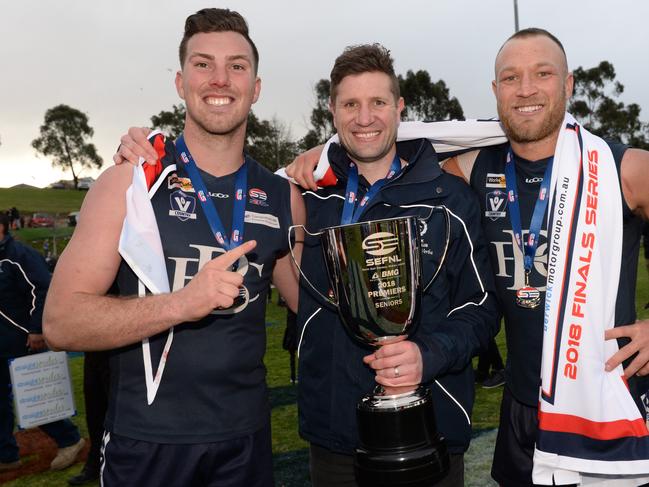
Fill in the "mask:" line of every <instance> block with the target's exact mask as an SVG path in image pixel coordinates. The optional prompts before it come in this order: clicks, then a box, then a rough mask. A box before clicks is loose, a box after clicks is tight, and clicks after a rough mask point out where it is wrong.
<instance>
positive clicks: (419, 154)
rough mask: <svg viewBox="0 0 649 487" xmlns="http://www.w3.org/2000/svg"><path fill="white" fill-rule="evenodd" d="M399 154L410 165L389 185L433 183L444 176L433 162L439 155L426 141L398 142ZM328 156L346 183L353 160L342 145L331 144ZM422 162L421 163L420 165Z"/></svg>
mask: <svg viewBox="0 0 649 487" xmlns="http://www.w3.org/2000/svg"><path fill="white" fill-rule="evenodd" d="M397 154H398V155H399V157H400V158H401V159H404V160H405V161H407V162H408V165H407V166H406V167H405V168H404V170H403V171H402V173H401V175H400V176H399V177H398V178H396V179H395V181H391V182H390V183H389V184H393V183H394V182H396V181H399V180H404V182H413V181H418V182H424V181H431V180H433V179H435V178H437V177H438V176H439V175H440V174H442V170H441V169H440V167H439V164H433V162H438V159H437V154H436V153H435V150H434V149H433V146H432V145H431V144H430V142H429V141H428V140H426V139H415V140H405V141H402V142H397ZM328 155H329V162H330V164H331V168H332V170H333V171H334V174H335V175H336V177H337V178H338V180H339V181H341V180H342V181H345V182H346V181H347V174H348V172H349V164H350V163H351V159H350V158H349V156H348V155H347V153H346V152H345V149H344V148H343V147H342V146H341V145H340V144H331V146H330V147H329V154H328ZM420 161H421V163H419V162H420ZM360 180H361V182H362V183H363V184H365V185H366V186H368V183H367V181H366V180H365V178H363V177H362V176H361V178H360ZM386 187H387V186H386Z"/></svg>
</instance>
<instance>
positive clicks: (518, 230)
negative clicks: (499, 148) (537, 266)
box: [505, 148, 554, 276]
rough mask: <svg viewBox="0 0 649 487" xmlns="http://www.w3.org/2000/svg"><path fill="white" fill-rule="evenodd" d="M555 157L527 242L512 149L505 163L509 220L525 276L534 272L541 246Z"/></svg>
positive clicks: (544, 183)
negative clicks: (522, 222) (540, 240)
mask: <svg viewBox="0 0 649 487" xmlns="http://www.w3.org/2000/svg"><path fill="white" fill-rule="evenodd" d="M553 161H554V157H552V158H551V159H550V160H549V161H548V167H547V168H546V169H545V174H544V175H543V181H542V182H541V187H540V188H539V195H538V197H537V200H536V204H535V205H534V212H533V213H532V221H531V222H530V231H529V234H528V236H527V240H526V241H525V242H524V241H523V229H522V227H521V210H520V206H519V204H518V189H517V186H516V164H515V162H514V153H513V152H512V150H511V148H510V149H509V151H508V152H507V162H506V163H505V182H506V184H507V200H508V204H509V220H510V221H511V224H512V230H513V231H514V237H515V238H516V243H517V244H518V247H519V248H520V249H521V252H522V253H523V266H524V268H525V275H526V276H527V275H529V273H530V272H531V271H532V265H533V264H534V255H535V254H536V248H537V246H538V244H539V235H540V232H541V225H542V223H543V216H544V215H545V210H546V208H547V206H548V200H549V196H550V195H549V192H550V179H551V176H552V162H553Z"/></svg>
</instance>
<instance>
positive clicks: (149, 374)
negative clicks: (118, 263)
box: [119, 131, 174, 405]
mask: <svg viewBox="0 0 649 487" xmlns="http://www.w3.org/2000/svg"><path fill="white" fill-rule="evenodd" d="M158 133H159V132H158V131H156V132H153V133H151V135H150V136H149V140H153V137H154V136H155V135H156V134H158ZM143 162H144V159H143V158H140V161H139V165H138V166H137V167H135V168H133V182H132V183H131V186H129V188H128V190H127V191H126V216H125V218H124V224H123V225H122V233H121V235H120V239H119V253H120V254H121V256H122V258H123V259H124V260H125V261H126V263H127V264H128V265H129V267H130V268H131V270H132V271H133V272H134V273H135V275H136V276H137V277H138V279H139V281H138V295H139V296H140V297H142V296H144V295H145V294H146V292H145V287H146V288H147V289H149V291H151V292H152V293H153V294H162V293H168V292H169V278H168V277H167V267H166V265H165V258H164V252H163V250H162V242H161V241H160V231H159V230H158V224H157V223H156V219H155V215H154V213H153V206H151V200H150V197H151V196H153V194H154V193H155V189H157V186H154V187H153V189H152V190H151V193H149V190H148V188H147V183H146V177H145V175H144V170H143V169H142V164H143ZM173 332H174V329H173V328H170V329H169V332H168V333H167V340H166V342H165V345H164V348H163V352H162V356H161V357H160V362H159V364H158V368H157V370H156V372H155V375H154V373H153V365H152V361H151V350H150V346H149V339H148V338H145V339H144V340H142V358H143V361H144V375H145V384H146V391H147V404H149V405H151V404H152V403H153V401H154V399H155V397H156V394H157V393H158V388H159V387H160V383H161V382H162V374H163V372H164V369H165V364H166V362H167V356H168V354H169V351H170V349H171V343H172V342H173V336H174V333H173Z"/></svg>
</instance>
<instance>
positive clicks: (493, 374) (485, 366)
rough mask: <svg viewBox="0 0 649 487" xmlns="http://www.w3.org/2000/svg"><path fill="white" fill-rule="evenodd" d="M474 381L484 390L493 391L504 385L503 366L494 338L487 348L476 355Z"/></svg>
mask: <svg viewBox="0 0 649 487" xmlns="http://www.w3.org/2000/svg"><path fill="white" fill-rule="evenodd" d="M475 381H476V382H478V383H480V384H482V387H483V388H484V389H493V388H494V387H500V386H502V385H504V384H505V364H504V363H503V359H502V357H501V356H500V351H499V350H498V345H496V340H495V338H492V339H491V341H490V342H489V348H488V349H487V350H485V351H483V352H481V353H480V354H479V355H478V367H477V368H476V370H475Z"/></svg>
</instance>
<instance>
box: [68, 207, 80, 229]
mask: <svg viewBox="0 0 649 487" xmlns="http://www.w3.org/2000/svg"><path fill="white" fill-rule="evenodd" d="M78 221H79V212H78V211H71V212H70V213H68V226H69V227H76V226H77V222H78Z"/></svg>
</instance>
